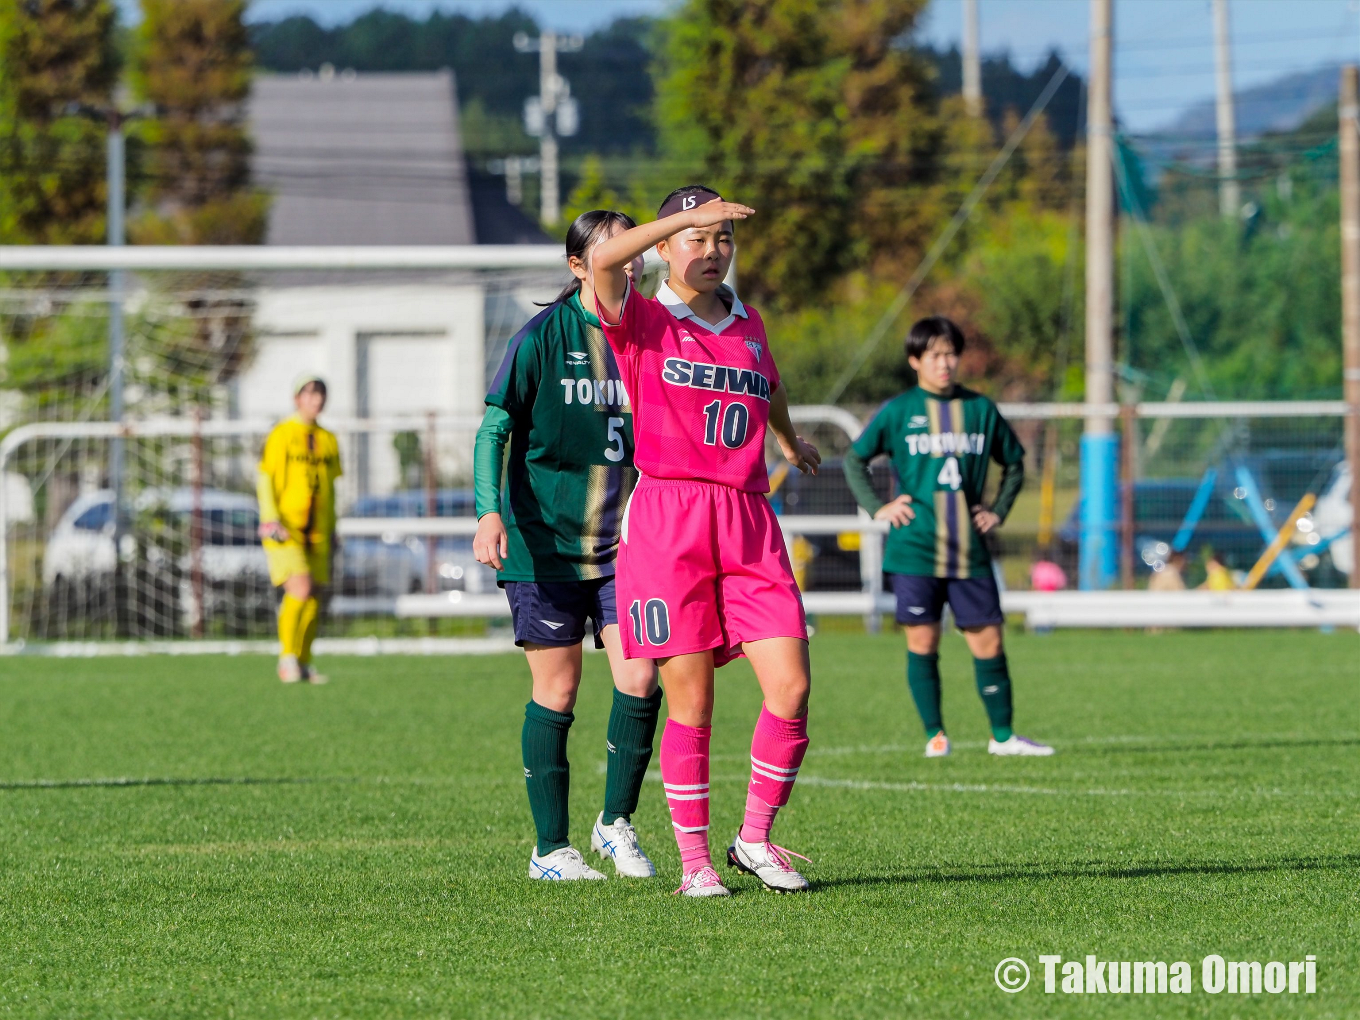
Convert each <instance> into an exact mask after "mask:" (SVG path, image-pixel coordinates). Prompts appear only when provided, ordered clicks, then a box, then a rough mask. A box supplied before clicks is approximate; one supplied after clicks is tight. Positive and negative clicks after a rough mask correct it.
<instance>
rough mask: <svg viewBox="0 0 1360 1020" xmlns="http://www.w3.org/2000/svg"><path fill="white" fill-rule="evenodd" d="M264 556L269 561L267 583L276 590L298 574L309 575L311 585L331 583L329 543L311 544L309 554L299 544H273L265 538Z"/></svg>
mask: <svg viewBox="0 0 1360 1020" xmlns="http://www.w3.org/2000/svg"><path fill="white" fill-rule="evenodd" d="M264 555H265V559H267V560H268V561H269V581H270V583H271V584H273V585H274V587H276V588H277V587H278V586H279V585H281V584H283V583H284V582H285V581H287V580H288V579H289V578H290V577H296V576H297V575H298V574H311V575H312V583H313V584H318V585H321V584H330V583H331V544H330V543H329V542H313V543H312V548H311V551H310V552H309V551H308V550H307V549H305V548H304V547H303V545H302V543H301V542H293V541H288V542H274V541H272V540H270V539H267V538H266V539H265V540H264Z"/></svg>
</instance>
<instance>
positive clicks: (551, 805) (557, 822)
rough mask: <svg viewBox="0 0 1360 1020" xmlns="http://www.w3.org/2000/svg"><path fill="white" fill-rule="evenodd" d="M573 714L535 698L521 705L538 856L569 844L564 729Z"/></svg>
mask: <svg viewBox="0 0 1360 1020" xmlns="http://www.w3.org/2000/svg"><path fill="white" fill-rule="evenodd" d="M575 718H576V717H575V716H574V715H572V714H571V713H570V712H568V713H566V714H565V715H564V714H562V713H561V712H554V711H553V710H552V709H551V708H544V707H543V706H542V705H540V704H538V703H537V702H533V701H531V702H529V704H527V705H525V706H524V732H523V733H522V734H521V736H520V746H521V747H522V749H523V751H524V784H525V785H526V786H527V787H528V788H529V810H530V811H532V812H533V815H534V828H535V829H537V830H538V856H540V857H542V856H543V855H545V854H550V853H552V852H553V851H554V850H560V849H562V847H564V846H569V845H570V844H571V840H570V839H568V838H567V825H568V822H569V818H568V815H567V794H568V793H569V792H570V790H571V766H570V765H568V764H567V731H568V730H570V729H571V724H572V721H573V720H574V719H575Z"/></svg>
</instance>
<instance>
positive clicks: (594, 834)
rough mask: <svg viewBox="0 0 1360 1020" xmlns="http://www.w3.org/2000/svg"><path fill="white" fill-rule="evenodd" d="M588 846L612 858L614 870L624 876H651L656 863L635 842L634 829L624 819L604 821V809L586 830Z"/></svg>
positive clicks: (636, 841)
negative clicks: (611, 822)
mask: <svg viewBox="0 0 1360 1020" xmlns="http://www.w3.org/2000/svg"><path fill="white" fill-rule="evenodd" d="M590 849H592V850H594V851H595V852H596V853H597V854H599V855H600V856H601V857H605V858H608V859H610V860H612V861H613V862H614V871H615V873H616V874H619V875H622V876H623V877H624V878H651V877H652V876H653V875H655V874H656V865H655V864H653V863H652V862H651V859H650V858H649V857H648V856H647V855H646V854H644V853H643V852H642V847H640V846H638V838H637V830H636V829H634V828H633V824H632V823H631V822H629V821H627V820H626V819H623V818H616V819H614V824H613V825H605V824H604V812H603V811H601V812H600V817H598V818H596V819H595V828H593V829H591V830H590Z"/></svg>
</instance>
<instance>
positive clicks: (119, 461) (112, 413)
mask: <svg viewBox="0 0 1360 1020" xmlns="http://www.w3.org/2000/svg"><path fill="white" fill-rule="evenodd" d="M108 125H109V135H108V143H107V152H106V159H107V165H106V167H105V173H106V187H107V189H108V198H107V203H108V205H107V212H106V213H105V225H106V230H107V236H108V244H109V247H110V248H121V247H122V246H123V245H124V244H125V243H126V240H127V239H126V237H125V233H126V231H125V227H124V215H125V213H126V210H127V194H126V192H127V184H126V179H127V174H126V167H127V157H126V149H125V146H124V144H123V115H122V114H121V113H120V112H119V111H117V110H110V111H109V113H108ZM126 283H127V280H126V276H125V274H124V272H123V270H121V269H115V270H113V272H111V273H109V418H110V420H112V421H115V422H121V421H122V420H123V389H124V386H123V364H124V362H125V360H126V359H125V357H124V351H123V348H124V342H123V295H124V291H125V289H126ZM109 481H110V483H111V484H110V488H112V489H113V495H114V516H115V518H117V520H116V521H115V529H116V530H117V531H118V534H119V537H121V527H120V525H121V524H122V512H123V500H122V496H123V440H122V439H119V438H115V439H114V440H113V443H112V445H111V446H110V448H109Z"/></svg>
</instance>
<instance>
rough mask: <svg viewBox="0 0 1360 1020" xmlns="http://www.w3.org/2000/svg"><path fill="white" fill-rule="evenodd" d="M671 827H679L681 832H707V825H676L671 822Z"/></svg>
mask: <svg viewBox="0 0 1360 1020" xmlns="http://www.w3.org/2000/svg"><path fill="white" fill-rule="evenodd" d="M671 828H673V829H679V830H680V831H681V832H707V831H708V826H707V825H676V824H675V823H674V822H671Z"/></svg>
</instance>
